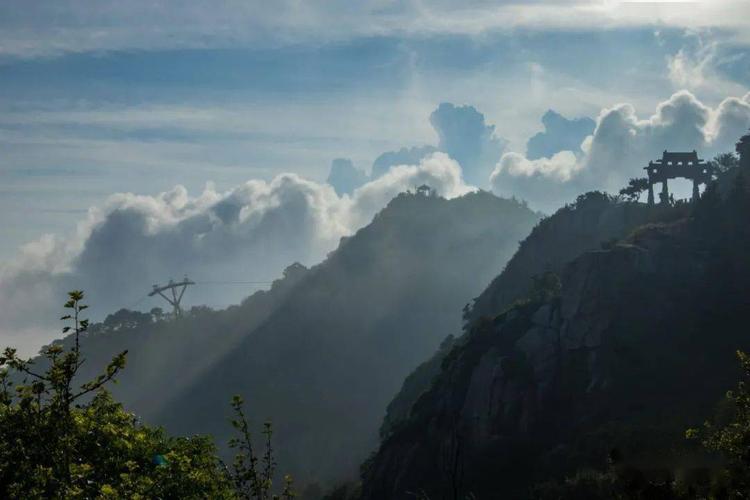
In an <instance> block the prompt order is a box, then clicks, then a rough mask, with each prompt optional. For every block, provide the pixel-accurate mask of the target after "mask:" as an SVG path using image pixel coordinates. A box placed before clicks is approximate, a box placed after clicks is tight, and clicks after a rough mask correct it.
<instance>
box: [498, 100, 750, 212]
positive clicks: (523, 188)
mask: <svg viewBox="0 0 750 500" xmlns="http://www.w3.org/2000/svg"><path fill="white" fill-rule="evenodd" d="M748 127H750V94H747V95H745V96H744V97H743V98H736V97H730V98H726V99H724V100H723V101H722V102H721V103H720V104H719V105H718V106H717V107H716V108H711V107H709V106H707V105H705V104H704V103H702V102H701V101H699V100H698V99H697V98H696V97H695V96H694V95H693V94H691V93H690V92H688V91H684V90H683V91H680V92H677V93H675V94H673V95H672V96H671V97H670V98H669V99H667V100H666V101H664V102H661V103H660V104H659V105H658V106H657V107H656V111H655V113H654V114H653V115H652V116H651V117H649V118H647V119H641V118H639V117H638V115H637V114H636V111H635V108H634V107H633V106H632V105H630V104H618V105H616V106H613V107H611V108H608V109H604V110H602V112H601V113H600V115H599V117H598V119H597V124H596V129H595V130H594V133H593V134H592V135H591V136H589V137H587V138H586V139H585V140H584V141H583V142H582V143H581V146H580V150H582V151H583V154H582V155H578V157H576V155H575V152H574V151H565V152H559V153H556V154H555V155H553V156H552V157H551V158H544V157H543V158H538V159H533V160H532V159H528V158H525V157H523V156H521V155H519V154H517V153H507V154H505V155H504V156H503V158H502V159H501V160H500V162H499V163H498V164H497V166H496V167H495V169H494V171H493V173H492V176H491V183H492V186H493V190H494V191H495V192H498V193H502V194H509V193H512V194H515V195H516V196H519V197H522V198H525V199H527V201H529V202H530V204H531V205H532V206H534V207H535V208H539V209H543V210H547V211H552V210H554V209H555V208H557V207H559V206H560V205H561V204H562V203H564V202H566V201H570V199H571V198H572V197H573V196H575V194H576V193H580V192H582V191H586V190H591V189H604V190H608V191H610V192H616V191H617V190H618V189H619V188H621V187H622V186H624V185H625V184H626V183H627V181H628V179H629V178H631V177H639V176H642V175H643V170H642V168H643V166H645V165H646V164H647V163H648V161H649V160H652V159H655V158H658V157H660V156H661V153H662V151H664V150H670V151H692V150H696V151H698V152H699V154H700V155H701V156H702V157H704V158H707V159H710V158H712V157H713V156H714V155H716V154H718V153H721V152H726V151H733V150H734V142H735V141H736V140H737V138H738V137H740V136H741V135H742V134H744V133H745V132H746V131H747V129H748ZM573 160H575V161H573Z"/></svg>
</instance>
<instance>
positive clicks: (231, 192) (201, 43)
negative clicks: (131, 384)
mask: <svg viewBox="0 0 750 500" xmlns="http://www.w3.org/2000/svg"><path fill="white" fill-rule="evenodd" d="M749 25H750V4H749V3H748V2H747V1H744V0H743V1H735V0H711V1H708V0H705V1H694V2H677V1H658V2H657V1H651V2H645V1H616V0H599V1H593V0H592V1H574V0H571V1H567V0H532V1H526V2H520V1H512V0H510V1H495V2H492V1H487V0H471V1H463V2H451V1H447V0H438V1H426V0H421V1H420V0H402V1H398V0H372V1H362V2H351V1H344V0H332V1H326V2H323V1H307V2H303V1H299V0H277V1H275V2H266V1H254V0H218V1H215V2H211V4H210V6H209V5H208V4H207V3H205V2H198V1H195V0H192V1H191V0H180V1H178V0H162V1H148V2H146V1H140V0H132V1H129V2H115V1H113V0H99V1H76V0H55V1H42V0H40V1H36V2H28V1H26V0H6V1H4V2H2V3H1V4H0V151H1V152H2V154H0V229H2V231H3V238H2V239H0V308H3V309H4V310H6V311H7V310H10V309H12V310H13V311H15V312H14V313H12V314H7V313H6V314H5V315H4V317H3V318H0V344H2V343H3V342H1V341H3V340H7V342H12V343H16V344H22V347H23V348H26V349H27V350H33V349H34V348H36V347H38V346H39V345H41V343H43V342H44V341H47V340H49V338H51V336H52V335H53V334H52V333H50V330H49V329H48V328H47V327H46V326H44V327H42V326H40V325H41V323H39V324H37V323H38V322H36V321H29V320H28V317H29V315H34V314H35V313H34V312H33V311H45V313H46V311H47V309H49V310H50V311H53V310H54V307H53V304H57V302H55V300H57V299H56V297H57V296H58V295H59V294H60V293H61V290H63V288H64V287H69V286H75V287H86V289H87V290H90V291H92V293H94V294H95V295H98V296H99V297H100V298H101V307H100V313H99V314H104V313H105V312H106V311H109V310H111V309H113V308H116V307H126V306H129V305H132V303H133V302H134V301H137V300H138V299H139V296H140V295H141V293H140V290H144V291H147V290H148V288H149V287H150V285H151V284H152V282H159V281H164V280H166V279H168V278H169V277H180V276H179V275H181V274H182V273H183V272H192V273H193V274H194V275H201V274H202V275H203V276H209V275H210V276H211V277H213V278H214V279H224V278H225V277H227V276H229V277H235V278H236V277H237V276H240V277H241V278H242V279H248V280H253V279H257V280H266V279H273V278H275V277H277V276H278V275H279V274H280V272H281V270H282V269H283V268H284V266H285V265H287V264H290V263H291V262H293V261H294V260H299V261H301V262H303V263H304V264H305V265H312V264H315V263H316V262H319V261H320V260H321V259H322V258H324V256H325V254H326V253H327V252H329V251H331V250H332V249H333V248H335V246H336V244H337V242H338V239H339V238H340V237H342V236H346V235H348V234H351V233H352V232H353V231H355V230H356V229H358V228H359V227H362V226H363V225H364V224H366V223H367V222H369V219H370V218H371V217H372V215H374V213H376V212H377V211H378V210H379V209H381V208H382V207H383V206H384V205H385V204H386V203H387V201H388V199H389V198H390V197H392V196H393V195H394V194H395V193H397V192H398V191H399V190H403V189H407V188H409V187H413V185H414V183H416V182H422V181H429V182H430V183H432V184H433V185H435V186H436V187H438V188H439V190H440V189H442V191H443V192H442V193H441V194H443V195H445V196H458V195H460V194H462V193H465V192H467V190H471V189H475V188H482V189H489V190H492V191H493V192H495V193H496V194H498V195H501V196H516V197H518V198H522V199H525V200H527V201H528V202H529V204H530V206H531V207H532V208H534V209H537V210H540V211H543V212H545V213H551V212H552V211H554V210H555V209H556V208H557V207H559V206H561V205H562V204H564V203H565V202H568V201H571V200H573V199H574V198H575V196H576V195H577V194H579V193H580V192H582V191H584V190H588V189H607V190H610V191H612V192H614V191H616V190H617V189H618V187H621V186H623V185H624V184H625V183H627V180H628V178H630V177H635V176H639V175H641V174H642V170H641V168H642V166H643V165H644V164H645V162H647V161H648V159H649V158H654V157H655V156H657V155H658V154H659V153H660V151H662V150H663V149H666V148H669V149H697V150H698V151H699V152H700V154H701V155H702V156H704V157H707V158H710V157H711V156H712V155H713V154H716V153H718V152H722V151H727V150H731V149H732V147H733V142H734V141H735V140H736V139H737V137H739V135H741V133H743V131H744V130H747V128H748V127H750V95H749V94H748V91H750V36H748V33H750V30H748V28H749V27H750V26H749ZM332 166H333V169H332ZM681 189H682V191H680V190H681ZM677 192H678V193H680V192H685V193H687V192H689V189H688V188H685V186H679V185H678V186H677ZM237 266H240V271H236V269H237ZM113 287H114V288H115V290H114V291H113V290H112V288H113ZM247 292H248V290H234V291H232V292H226V293H225V292H221V293H220V292H217V291H211V292H206V293H205V294H204V295H200V294H198V295H194V300H196V301H201V300H203V301H206V302H211V303H212V305H223V304H226V303H228V302H230V301H236V300H238V299H239V298H241V296H242V295H244V294H247ZM40 302H44V304H46V305H45V307H46V308H47V309H45V308H39V307H37V306H38V304H39V303H40ZM58 302H59V300H58ZM144 305H148V306H150V305H153V304H150V303H149V304H145V303H144V304H141V305H140V306H139V307H143V306H144ZM55 307H56V306H55ZM50 314H51V313H50ZM52 316H53V317H54V314H52Z"/></svg>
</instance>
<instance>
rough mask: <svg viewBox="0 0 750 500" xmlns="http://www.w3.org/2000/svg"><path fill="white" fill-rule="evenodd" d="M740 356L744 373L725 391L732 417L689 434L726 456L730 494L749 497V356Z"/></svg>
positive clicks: (688, 432)
mask: <svg viewBox="0 0 750 500" xmlns="http://www.w3.org/2000/svg"><path fill="white" fill-rule="evenodd" d="M737 358H738V359H739V361H740V364H741V366H742V370H743V372H744V376H743V379H742V380H740V381H739V383H738V384H737V389H736V390H734V391H728V392H727V394H726V403H727V404H728V405H729V407H730V408H731V409H732V413H733V416H732V418H731V420H730V421H729V422H727V423H725V424H719V425H716V424H712V423H711V422H706V423H705V424H704V427H703V429H701V430H698V429H689V430H688V431H687V433H686V435H687V437H688V438H693V439H701V442H702V443H703V445H704V446H705V447H706V448H707V449H708V450H710V451H714V452H718V453H720V454H721V455H722V456H723V457H724V459H725V460H726V468H725V470H724V476H725V479H726V488H727V496H729V497H731V498H747V496H748V495H750V388H749V387H748V383H749V382H750V356H749V355H748V354H746V353H744V352H742V351H737Z"/></svg>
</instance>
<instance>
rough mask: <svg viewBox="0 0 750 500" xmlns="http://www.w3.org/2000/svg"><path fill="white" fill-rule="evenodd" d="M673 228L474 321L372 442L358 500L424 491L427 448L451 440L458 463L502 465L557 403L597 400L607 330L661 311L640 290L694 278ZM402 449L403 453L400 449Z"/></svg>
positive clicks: (577, 265) (573, 269)
mask: <svg viewBox="0 0 750 500" xmlns="http://www.w3.org/2000/svg"><path fill="white" fill-rule="evenodd" d="M680 231H681V229H680V227H679V226H674V227H654V228H650V229H648V230H646V231H642V232H640V233H639V234H638V235H637V237H634V238H633V240H632V241H631V242H629V243H628V244H620V245H616V246H614V247H613V248H611V249H609V250H606V251H594V252H588V253H585V254H583V255H581V256H580V257H579V258H577V259H575V260H574V261H573V262H571V263H570V264H569V265H568V266H567V267H566V268H565V270H564V272H563V275H562V282H563V287H562V292H561V294H560V297H559V298H557V299H554V300H552V301H550V302H547V303H543V304H527V305H522V306H520V307H518V308H516V309H511V310H510V311H509V312H507V313H505V314H502V315H501V316H499V317H497V318H496V319H495V320H494V321H492V322H490V321H486V322H480V323H479V324H478V325H477V326H476V327H475V328H474V329H473V330H472V331H471V332H469V333H468V334H467V336H466V338H465V339H464V340H463V341H462V342H461V341H459V342H458V344H459V346H458V347H456V348H455V349H454V352H453V353H451V355H449V356H448V357H447V359H446V361H445V362H444V364H443V373H442V374H441V375H440V376H439V377H438V379H436V381H435V384H434V385H433V389H432V390H430V391H428V392H427V393H425V394H423V395H422V397H421V398H420V399H419V401H418V402H417V403H416V404H415V406H414V408H413V409H412V418H411V420H410V421H411V426H409V425H407V426H406V427H405V429H406V430H404V431H403V434H401V435H399V433H396V434H395V435H393V436H391V437H390V438H389V439H387V440H386V441H385V442H384V443H383V444H382V446H381V449H380V451H379V452H378V455H377V456H376V458H375V460H374V462H373V463H372V467H371V469H370V472H369V480H366V481H365V498H402V496H401V493H400V492H401V491H403V489H399V488H405V487H407V486H408V487H410V488H415V487H416V486H417V485H418V484H426V483H424V481H426V479H424V478H425V477H428V476H425V475H424V474H427V472H426V471H429V470H430V469H431V468H433V470H441V468H445V467H448V466H449V465H450V464H447V465H446V463H445V460H444V459H442V458H440V456H441V455H440V454H439V453H438V454H437V455H435V454H434V453H433V452H434V450H442V449H445V447H446V446H448V447H450V443H451V442H453V441H455V440H456V437H455V436H456V435H460V442H461V447H462V450H463V453H465V454H466V455H467V456H483V454H487V453H493V454H494V456H495V459H494V462H493V463H502V459H501V458H498V457H502V456H503V454H504V453H506V452H505V451H504V450H507V449H511V448H512V446H511V445H510V444H508V443H511V442H514V440H518V439H522V440H526V441H529V440H531V441H533V440H534V439H535V438H536V437H537V436H536V433H538V431H539V429H540V423H542V422H553V423H554V422H555V420H556V419H557V418H558V415H560V417H559V418H560V420H565V417H564V415H565V414H566V412H567V411H568V409H569V408H567V407H566V404H567V403H565V402H566V401H571V402H573V404H579V403H578V402H579V401H583V402H584V404H586V402H587V401H589V400H596V399H597V398H600V397H601V395H602V394H606V393H607V391H608V388H609V387H610V386H611V384H612V377H613V373H612V366H611V363H610V362H609V361H608V360H610V359H611V358H612V355H613V354H612V353H613V352H614V350H615V349H616V348H617V345H618V344H617V342H618V341H617V340H616V337H617V335H616V333H617V332H621V331H622V329H623V326H624V325H625V326H627V325H628V324H629V323H628V322H629V321H632V322H633V323H632V324H634V325H639V324H644V325H647V324H648V318H649V317H657V315H658V314H659V312H660V309H659V308H663V307H669V305H668V304H669V301H668V300H662V299H661V298H660V295H659V290H658V288H655V287H650V286H649V283H650V282H659V283H669V286H670V287H673V286H675V285H676V284H679V283H681V282H683V281H685V279H688V280H691V279H692V280H694V279H696V277H698V276H700V271H701V269H703V267H702V266H701V262H700V258H698V257H697V256H696V255H694V254H693V253H692V252H691V251H690V249H689V248H688V247H687V246H685V245H684V244H683V243H681V241H682V240H681V238H680ZM558 412H559V413H558ZM582 414H583V415H584V416H585V415H586V413H585V412H582ZM566 425H567V424H566ZM571 425H573V424H571ZM550 427H552V428H554V427H555V425H554V424H553V425H551V426H550ZM563 427H564V426H563ZM404 436H411V437H406V438H405V437H404ZM551 439H554V438H551ZM412 440H415V441H412ZM417 442H419V444H416V443H417ZM405 443H410V444H409V453H408V455H407V454H403V453H401V452H400V450H403V448H402V447H403V446H404V445H405ZM430 450H432V452H431V451H430ZM396 455H398V458H396ZM433 455H434V456H433ZM389 460H398V463H399V467H401V469H400V472H399V474H400V475H401V477H402V480H401V481H400V482H399V484H394V483H392V482H390V481H389V479H388V476H389V474H388V473H387V472H386V470H390V469H389V468H387V464H388V462H389ZM510 466H512V464H511V465H509V467H510ZM404 470H406V472H404ZM477 474H478V472H477ZM420 481H422V482H421V483H420ZM375 484H378V486H377V487H374V485H375ZM383 495H385V496H383Z"/></svg>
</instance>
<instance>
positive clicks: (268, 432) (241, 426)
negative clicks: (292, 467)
mask: <svg viewBox="0 0 750 500" xmlns="http://www.w3.org/2000/svg"><path fill="white" fill-rule="evenodd" d="M232 408H233V409H234V412H235V418H234V419H233V420H232V427H234V428H235V429H236V430H237V432H238V433H239V437H237V438H233V439H232V440H231V441H230V442H229V446H230V448H232V449H236V450H238V453H237V454H236V455H235V457H234V462H233V463H232V471H231V477H232V481H233V483H234V486H235V489H236V491H237V494H238V495H239V497H240V498H247V499H258V500H267V499H271V498H284V499H288V498H294V496H295V494H294V491H293V485H292V478H291V476H289V475H286V476H284V485H283V488H282V491H281V496H277V495H273V493H272V490H273V477H274V473H275V471H276V462H275V461H274V458H273V448H272V446H271V436H272V435H273V429H272V426H271V422H265V423H264V424H263V431H262V433H263V437H264V439H263V442H264V453H263V456H262V457H258V456H257V455H256V453H255V451H254V448H253V440H252V436H251V434H250V427H249V426H248V423H247V418H246V417H245V412H244V410H243V401H242V398H241V397H239V396H234V398H232Z"/></svg>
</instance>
